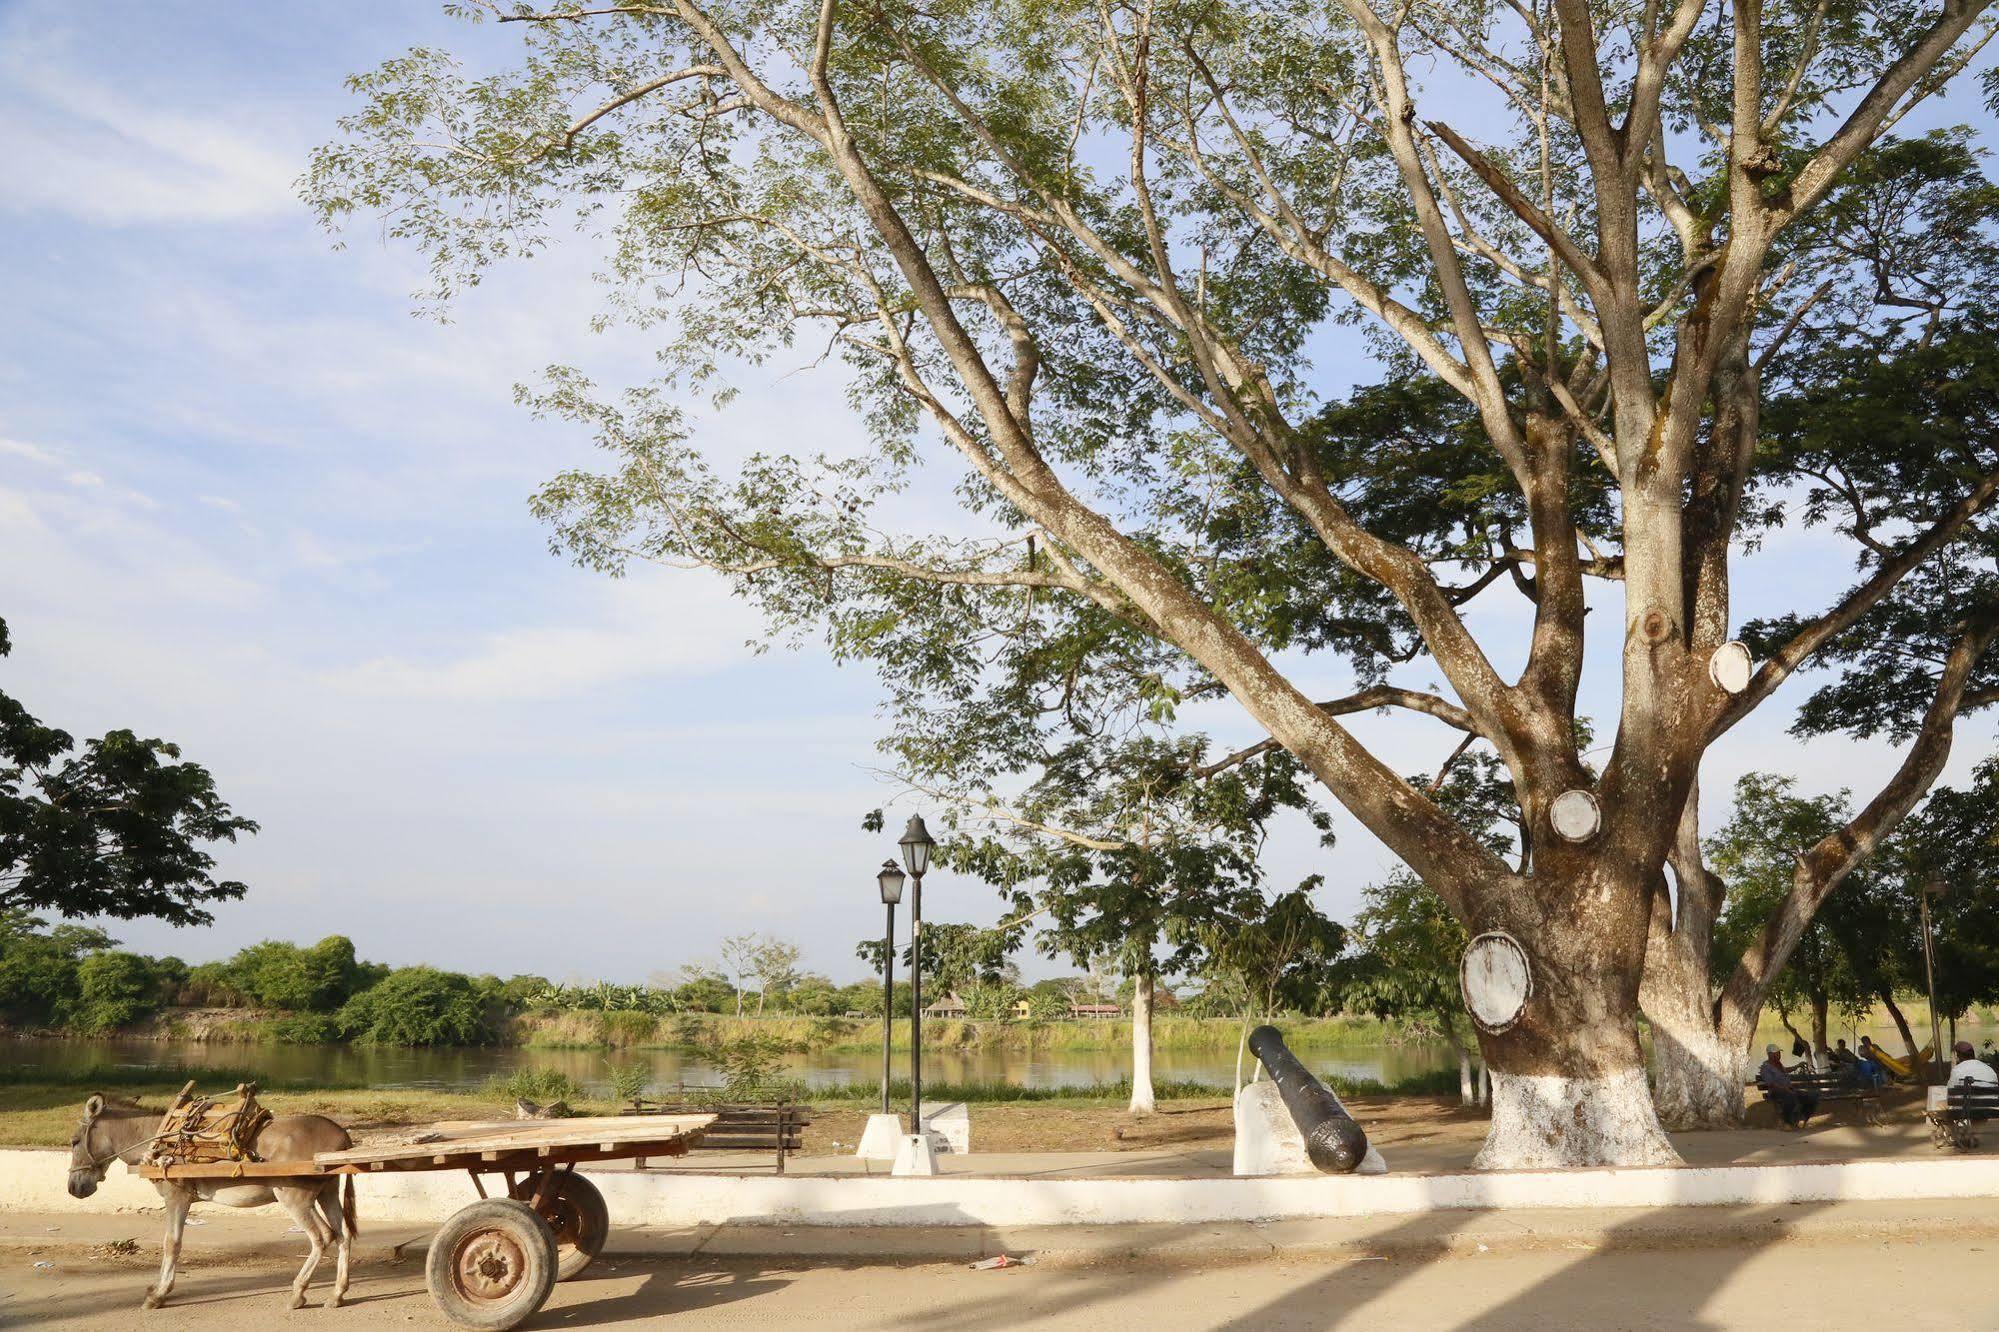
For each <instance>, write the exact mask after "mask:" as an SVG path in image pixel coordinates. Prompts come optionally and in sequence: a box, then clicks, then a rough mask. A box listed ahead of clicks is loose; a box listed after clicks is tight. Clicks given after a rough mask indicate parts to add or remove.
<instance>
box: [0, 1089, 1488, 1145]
mask: <svg viewBox="0 0 1999 1332" xmlns="http://www.w3.org/2000/svg"><path fill="white" fill-rule="evenodd" d="M183 1081H184V1079H183ZM180 1085H181V1084H180V1082H176V1081H171V1080H168V1081H151V1080H148V1081H143V1082H137V1083H132V1084H127V1085H122V1086H118V1085H106V1086H103V1087H95V1086H79V1085H75V1084H69V1083H14V1084H0V1146H6V1147H60V1146H65V1145H67V1144H68V1142H69V1139H70V1134H71V1133H72V1132H74V1131H75V1128H76V1119H77V1113H78V1110H79V1107H81V1105H82V1104H83V1101H84V1099H85V1098H86V1097H87V1096H88V1095H89V1094H90V1093H91V1092H92V1091H95V1090H106V1091H110V1092H111V1093H112V1094H114V1095H118V1096H122V1097H126V1098H129V1099H132V1100H135V1101H137V1102H138V1103H140V1104H141V1105H145V1106H148V1107H154V1106H157V1107H161V1108H164V1106H165V1105H166V1103H167V1100H168V1099H169V1098H170V1097H172V1095H173V1094H174V1093H175V1092H177V1091H178V1090H180ZM202 1085H203V1086H204V1088H208V1089H214V1088H216V1087H220V1086H221V1085H222V1083H221V1082H220V1081H217V1080H209V1081H204V1083H203V1084H202ZM895 1091H896V1093H897V1096H896V1103H897V1104H902V1103H903V1102H905V1101H906V1100H907V1090H906V1088H901V1087H898V1088H896V1089H895ZM1009 1091H1011V1092H1012V1093H1013V1094H1010V1095H1009V1094H1008V1093H1009ZM926 1092H927V1094H926V1098H925V1099H926V1100H932V1101H964V1102H965V1103H966V1104H967V1105H968V1106H969V1107H970V1108H971V1110H972V1112H973V1115H974V1119H975V1122H976V1124H977V1129H976V1132H977V1134H978V1142H977V1148H978V1150H979V1151H980V1152H982V1153H984V1152H1075V1151H1089V1152H1123V1151H1144V1150H1149V1149H1159V1148H1164V1147H1226V1146H1227V1144H1228V1143H1229V1142H1230V1141H1231V1140H1232V1138H1233V1134H1234V1125H1233V1119H1232V1116H1231V1113H1230V1109H1229V1094H1228V1092H1227V1091H1226V1090H1219V1091H1217V1090H1211V1089H1207V1088H1188V1087H1167V1088H1162V1089H1161V1094H1160V1097H1159V1101H1158V1107H1159V1108H1158V1110H1157V1111H1156V1112H1155V1113H1153V1114H1151V1115H1132V1114H1130V1113H1129V1111H1128V1110H1127V1108H1126V1107H1127V1106H1128V1105H1129V1104H1130V1093H1129V1091H1128V1090H1127V1089H1125V1088H1121V1087H1109V1088H1080V1089H1075V1090H1074V1091H1065V1092H1062V1093H1049V1094H1044V1095H1040V1096H1034V1097H1031V1098H1025V1099H1023V1098H1022V1097H1020V1096H1019V1095H1018V1094H1017V1089H1004V1088H1001V1089H994V1088H984V1089H981V1088H979V1087H976V1086H973V1087H952V1086H950V1085H948V1084H946V1085H936V1086H931V1087H929V1088H927V1089H926ZM877 1095H878V1093H870V1094H867V1095H858V1094H857V1095H851V1096H845V1097H835V1096H829V1097H814V1098H813V1099H812V1105H813V1107H814V1116H813V1121H812V1124H811V1125H810V1126H809V1127H808V1128H807V1129H806V1131H805V1139H804V1146H803V1149H802V1153H801V1154H802V1155H807V1156H830V1155H839V1154H841V1153H843V1152H851V1151H852V1150H853V1148H854V1145H855V1144H856V1143H857V1142H859V1140H860V1134H861V1129H862V1127H863V1125H865V1124H866V1122H867V1117H868V1115H869V1114H870V1113H872V1112H873V1111H875V1110H877V1109H879V1108H880V1107H879V1102H878V1100H877ZM259 1099H260V1100H261V1101H262V1102H263V1103H264V1105H265V1106H266V1107H267V1108H269V1109H270V1110H271V1111H272V1112H274V1113H276V1114H282V1115H290V1114H313V1115H325V1116H327V1117H328V1118H330V1119H333V1120H337V1121H338V1122H339V1123H341V1124H343V1125H345V1126H346V1127H347V1129H348V1131H349V1132H351V1133H354V1134H355V1135H356V1136H357V1138H363V1139H365V1138H367V1137H369V1136H372V1135H376V1134H386V1133H390V1132H394V1131H397V1130H401V1129H406V1128H408V1127H410V1126H411V1125H416V1124H428V1123H434V1122H436V1121H439V1120H447V1119H471V1120H480V1119H511V1118H513V1116H514V1104H513V1100H512V1098H510V1097H509V1096H507V1095H506V1094H505V1093H503V1092H501V1091H499V1090H498V1089H488V1090H483V1091H480V1092H476V1093H452V1092H426V1091H381V1090H375V1089H372V1088H342V1089H324V1088H320V1089H305V1088H295V1089H285V1088H275V1089H273V1088H266V1089H265V1090H264V1091H262V1092H261V1093H260V1095H259ZM1346 1099H1347V1103H1348V1105H1349V1107H1350V1108H1351V1109H1352V1110H1353V1112H1354V1114H1355V1115H1356V1116H1360V1117H1362V1118H1363V1119H1364V1121H1365V1122H1367V1123H1369V1124H1373V1125H1378V1126H1380V1125H1393V1126H1397V1127H1404V1126H1407V1127H1410V1128H1412V1129H1420V1131H1421V1132H1423V1133H1424V1134H1425V1135H1426V1136H1434V1135H1437V1134H1444V1135H1446V1136H1451V1137H1456V1136H1460V1135H1467V1134H1468V1135H1469V1137H1468V1139H1467V1140H1472V1139H1476V1138H1480V1137H1483V1136H1484V1132H1485V1127H1484V1124H1485V1117H1484V1113H1483V1112H1482V1111H1478V1110H1469V1109H1465V1108H1463V1107H1460V1106H1458V1105H1457V1104H1456V1098H1455V1097H1442V1096H1430V1095H1420V1094H1402V1095H1398V1094H1395V1093H1392V1092H1373V1093H1361V1094H1356V1095H1350V1096H1348V1097H1347V1098H1346ZM572 1109H574V1110H576V1111H577V1113H579V1114H585V1115H593V1114H594V1115H609V1114H616V1113H617V1111H618V1106H617V1105H616V1104H615V1103H613V1102H611V1101H608V1100H601V1099H581V1100H578V1101H577V1102H575V1103H574V1104H573V1105H572ZM1458 1125H1461V1126H1464V1127H1461V1128H1452V1127H1451V1126H1458Z"/></svg>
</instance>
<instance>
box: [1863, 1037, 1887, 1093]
mask: <svg viewBox="0 0 1999 1332" xmlns="http://www.w3.org/2000/svg"><path fill="white" fill-rule="evenodd" d="M1859 1055H1860V1062H1859V1064H1858V1065H1857V1066H1856V1069H1855V1071H1856V1072H1857V1073H1858V1074H1859V1076H1860V1080H1861V1081H1862V1082H1865V1083H1867V1084H1869V1085H1870V1086H1875V1087H1885V1086H1887V1085H1888V1070H1887V1068H1886V1066H1884V1065H1883V1064H1882V1063H1881V1061H1880V1060H1878V1059H1876V1058H1875V1057H1874V1038H1873V1037H1871V1036H1862V1037H1861V1038H1860V1051H1859Z"/></svg>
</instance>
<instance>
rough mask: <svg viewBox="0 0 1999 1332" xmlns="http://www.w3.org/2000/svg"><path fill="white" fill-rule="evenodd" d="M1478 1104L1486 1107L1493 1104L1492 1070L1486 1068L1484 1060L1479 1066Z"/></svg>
mask: <svg viewBox="0 0 1999 1332" xmlns="http://www.w3.org/2000/svg"><path fill="white" fill-rule="evenodd" d="M1478 1103H1479V1104H1480V1105H1485V1106H1489V1105H1491V1104H1492V1070H1491V1069H1490V1068H1487V1067H1486V1065H1485V1063H1484V1061H1483V1060H1481V1061H1480V1062H1479V1066H1478Z"/></svg>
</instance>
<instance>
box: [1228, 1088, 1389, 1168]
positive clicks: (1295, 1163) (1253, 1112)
mask: <svg viewBox="0 0 1999 1332" xmlns="http://www.w3.org/2000/svg"><path fill="white" fill-rule="evenodd" d="M1234 1173H1235V1174H1236V1175H1237V1176H1238V1177H1239V1178H1246V1177H1249V1176H1253V1175H1316V1174H1318V1173H1319V1167H1317V1166H1315V1165H1313V1164H1312V1158H1311V1157H1310V1156H1308V1155H1307V1154H1306V1152H1305V1135H1304V1134H1302V1133H1300V1132H1299V1131H1298V1126H1297V1125H1296V1124H1294V1123H1292V1121H1291V1112H1290V1111H1289V1110H1287V1109H1286V1108H1285V1106H1284V1097H1283V1095H1282V1094H1281V1093H1280V1092H1279V1091H1278V1090H1277V1084H1276V1083H1274V1082H1270V1081H1268V1080H1265V1081H1263V1082H1252V1083H1248V1084H1247V1085H1245V1086H1244V1087H1243V1089H1242V1090H1241V1091H1239V1092H1237V1093H1236V1098H1235V1171H1234ZM1353 1173H1354V1174H1356V1175H1385V1174H1387V1173H1388V1162H1387V1161H1386V1160H1384V1159H1383V1158H1382V1155H1381V1153H1380V1152H1378V1151H1376V1150H1375V1149H1374V1147H1373V1145H1372V1144H1370V1145H1369V1146H1368V1149H1367V1154H1366V1155H1365V1156H1364V1157H1362V1158H1361V1163H1360V1164H1359V1165H1358V1166H1355V1167H1354V1171H1353Z"/></svg>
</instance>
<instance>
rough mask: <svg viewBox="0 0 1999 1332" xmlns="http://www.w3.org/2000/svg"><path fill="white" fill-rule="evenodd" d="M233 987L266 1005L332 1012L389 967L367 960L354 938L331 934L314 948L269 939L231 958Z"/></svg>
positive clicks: (258, 1003)
mask: <svg viewBox="0 0 1999 1332" xmlns="http://www.w3.org/2000/svg"><path fill="white" fill-rule="evenodd" d="M226 974H227V975H228V977H229V979H230V982H231V984H232V985H233V987H234V988H235V989H236V990H238V991H240V992H241V993H242V994H243V995H245V996H247V997H248V998H249V999H250V1001H251V1002H252V1003H254V1004H257V1005H258V1006H260V1007H263V1008H282V1009H287V1010H291V1011H294V1012H299V1011H307V1012H315V1013H329V1012H332V1011H333V1010H334V1009H337V1008H339V1007H340V1006H341V1005H342V1004H344V1003H346V1002H347V1000H348V999H350V998H352V997H353V996H354V994H355V993H357V992H358V991H360V990H362V989H365V988H367V986H368V985H370V984H373V983H374V982H376V981H378V980H380V979H381V978H382V976H383V975H385V974H387V968H385V967H374V966H368V965H364V964H362V963H361V962H359V961H358V960H356V958H355V956H354V943H353V941H352V940H351V939H348V938H346V937H345V936H343V935H338V934H334V935H329V936H328V937H326V938H324V939H321V940H320V941H319V942H318V943H316V944H314V945H313V946H312V947H310V948H301V947H300V946H299V945H297V944H294V943H283V942H280V941H278V940H274V939H267V940H265V941H264V942H263V943H259V944H252V945H251V946H250V947H248V948H245V949H243V950H242V951H241V952H239V953H237V954H236V956H235V957H233V958H232V959H230V961H229V964H228V970H227V973H226Z"/></svg>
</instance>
